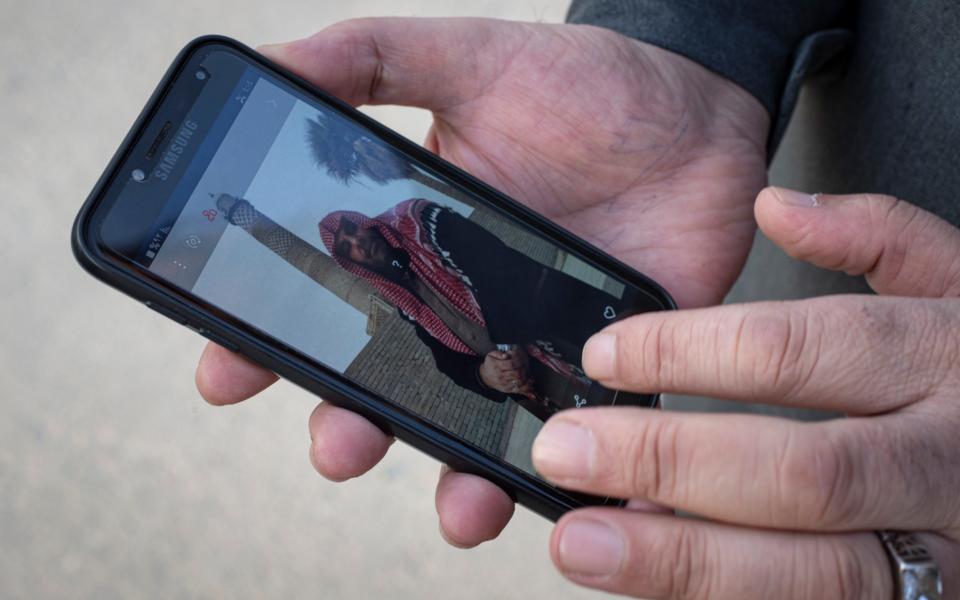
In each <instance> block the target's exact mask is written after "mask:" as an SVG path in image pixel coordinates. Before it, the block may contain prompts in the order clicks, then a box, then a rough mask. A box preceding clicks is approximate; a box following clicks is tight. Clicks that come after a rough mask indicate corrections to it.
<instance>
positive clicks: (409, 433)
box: [71, 35, 676, 520]
mask: <svg viewBox="0 0 960 600" xmlns="http://www.w3.org/2000/svg"><path fill="white" fill-rule="evenodd" d="M206 44H218V45H223V46H228V47H229V48H231V49H233V50H234V51H237V52H239V53H240V54H242V55H243V56H244V57H245V58H246V59H247V60H249V61H251V62H252V63H254V64H256V65H257V66H259V67H261V68H263V69H264V70H266V71H268V72H270V73H272V74H274V75H275V76H278V77H280V78H282V79H285V80H287V81H288V82H290V83H292V84H293V85H295V86H297V87H299V88H301V89H302V90H303V91H304V92H306V93H308V94H311V95H313V96H316V97H317V98H318V99H319V100H321V101H323V102H324V103H326V104H328V105H329V106H330V107H332V108H334V109H336V110H339V111H340V112H341V113H342V114H344V115H346V116H348V117H349V118H352V119H353V120H355V121H356V122H358V123H359V124H360V125H362V126H364V127H367V128H369V129H371V130H372V131H374V132H375V133H376V134H377V135H379V136H380V137H381V138H382V139H383V140H384V141H386V142H387V143H389V144H391V145H392V146H394V147H396V148H398V149H400V150H402V151H403V152H405V153H407V154H409V155H411V156H413V157H414V158H415V159H417V160H420V161H422V162H424V163H426V164H427V165H428V166H429V167H430V168H432V169H434V170H435V171H436V172H437V173H439V174H441V175H443V176H444V177H446V178H448V179H451V180H453V181H454V182H456V183H457V184H458V185H460V186H461V187H464V188H465V189H467V190H469V191H470V192H473V193H475V194H476V195H477V196H478V197H479V198H482V199H483V200H484V201H486V202H487V204H488V205H489V206H490V207H491V208H493V209H495V210H497V211H498V212H500V213H503V214H505V215H507V216H508V217H510V218H513V219H516V220H519V221H521V222H525V223H527V224H529V225H531V226H533V227H534V228H536V229H537V230H539V231H540V232H541V233H542V234H544V235H546V236H548V237H549V238H551V241H552V242H554V243H556V244H557V245H558V246H560V247H562V248H566V249H570V250H574V251H575V252H577V253H580V254H582V255H584V256H586V257H588V258H590V259H591V260H594V261H596V262H597V263H599V264H602V265H603V266H604V268H605V269H606V270H608V271H609V272H611V273H613V274H615V275H617V276H618V277H621V278H623V279H625V280H627V281H630V282H631V283H633V284H635V285H637V286H641V287H643V288H644V289H645V290H646V291H648V292H649V293H650V294H651V295H652V296H653V297H655V298H657V299H658V300H659V302H660V303H661V305H662V308H663V309H664V310H671V309H675V308H676V305H675V303H674V301H673V299H672V298H671V297H670V295H669V294H668V293H667V292H666V291H665V290H664V289H663V288H662V287H661V286H660V285H658V284H657V283H656V282H654V281H653V280H651V279H649V278H648V277H646V276H644V275H642V274H641V273H639V272H637V271H635V270H634V269H632V268H631V267H629V266H627V265H625V264H623V263H621V262H619V261H617V260H616V259H614V258H612V257H610V256H609V255H607V254H605V253H604V252H603V251H601V250H600V249H598V248H596V247H594V246H592V245H590V244H588V243H587V242H585V241H583V240H581V239H579V238H577V237H575V236H574V235H572V234H570V233H569V232H567V231H565V230H563V229H561V228H559V227H558V226H556V225H555V224H553V223H552V222H550V221H548V220H546V219H544V218H543V217H541V216H540V215H538V214H537V213H535V212H533V211H531V210H530V209H528V208H526V207H525V206H523V205H521V204H520V203H518V202H516V201H515V200H512V199H510V198H509V197H507V196H505V195H504V194H502V193H501V192H498V191H497V190H495V189H493V188H491V187H490V186H488V185H486V184H484V183H483V182H482V181H480V180H478V179H476V178H474V177H472V176H471V175H469V174H468V173H466V172H464V171H462V170H460V169H459V168H457V167H455V166H454V165H452V164H450V163H448V162H446V161H444V160H443V159H441V158H440V157H438V156H436V155H434V154H432V153H430V152H429V151H427V150H425V149H424V148H422V147H420V146H419V145H417V144H415V143H413V142H411V141H409V140H407V139H406V138H404V137H403V136H401V135H399V134H397V133H395V132H393V131H392V130H390V129H388V128H387V127H385V126H383V125H381V124H380V123H377V122H376V121H374V120H372V119H370V118H369V117H367V116H366V115H364V114H363V113H361V112H359V111H357V110H356V109H354V108H353V107H351V106H349V105H348V104H346V103H344V102H342V101H341V100H338V99H337V98H335V97H333V96H330V95H329V94H327V93H325V92H323V91H322V90H320V89H317V88H316V87H315V86H313V85H312V84H310V83H309V82H307V81H305V80H304V79H302V78H301V77H299V76H297V75H295V74H293V73H291V72H289V71H287V70H286V69H283V68H282V67H279V66H277V65H275V64H273V63H271V62H269V61H268V60H267V59H265V58H264V57H262V56H261V55H260V54H258V53H257V52H256V51H254V50H253V49H251V48H248V47H247V46H244V45H243V44H241V43H239V42H237V41H236V40H233V39H230V38H227V37H223V36H217V35H209V36H203V37H200V38H197V39H195V40H193V41H192V42H190V43H189V44H188V45H187V46H186V47H184V48H183V50H181V51H180V53H179V54H178V55H177V57H176V59H175V60H174V61H173V64H171V66H170V67H169V68H168V69H167V72H166V73H165V74H164V76H163V79H162V80H161V81H160V83H159V84H158V85H157V88H156V89H155V90H154V92H153V94H152V95H151V97H150V99H149V100H148V101H147V104H146V106H145V107H144V108H143V110H142V111H141V113H140V115H139V117H138V118H137V120H136V122H135V123H134V125H133V127H132V128H131V130H130V132H129V133H128V134H127V135H126V137H125V138H124V140H123V142H122V143H121V145H120V147H119V149H118V150H117V152H116V153H115V154H114V156H113V158H112V159H111V161H110V163H109V165H108V166H107V169H106V170H105V172H104V173H103V175H101V176H100V178H99V180H98V181H97V183H96V185H95V186H94V189H93V191H92V192H91V193H90V195H89V196H88V198H87V200H86V201H85V203H84V205H83V206H82V208H81V209H80V212H79V214H78V215H77V218H76V220H75V221H74V225H73V230H72V236H71V237H72V239H71V245H72V248H73V252H74V255H75V256H76V258H77V260H78V261H79V263H80V264H81V265H82V266H83V268H84V269H86V270H87V271H88V272H89V273H90V274H92V275H93V276H94V277H96V278H97V279H100V280H101V281H103V282H105V283H106V284H108V285H110V286H112V287H114V288H116V289H118V290H120V291H122V292H124V293H126V294H128V295H129V296H132V297H133V298H134V299H136V300H138V301H140V302H144V303H146V304H147V305H148V306H149V307H150V308H153V309H154V310H156V311H157V312H159V313H161V314H163V315H165V316H167V317H169V318H171V319H173V320H174V321H176V322H178V323H180V324H182V325H186V326H188V327H189V328H191V329H193V330H194V331H196V332H197V333H200V334H201V335H204V336H205V337H207V338H208V339H210V340H212V341H214V342H216V343H218V344H220V345H222V346H224V347H226V348H228V349H230V350H233V351H235V352H239V353H241V354H242V355H244V356H245V357H247V358H249V359H250V360H252V361H254V362H256V363H258V364H260V365H262V366H264V367H266V368H267V369H270V370H271V371H273V372H275V373H277V374H278V375H279V376H281V377H283V378H284V379H287V380H289V381H291V382H293V383H295V384H297V385H299V386H300V387H303V388H305V389H307V390H309V391H310V392H313V393H315V394H317V395H318V396H322V397H323V398H324V399H325V400H328V401H330V402H332V403H334V404H337V405H339V406H342V407H344V408H347V409H349V410H352V411H354V412H357V413H359V414H361V415H363V416H364V417H365V418H367V419H369V420H370V421H371V422H373V423H374V424H375V425H376V426H377V427H379V428H380V429H382V430H383V431H385V432H387V433H389V434H391V435H394V436H396V437H397V438H398V439H400V440H402V441H404V442H406V443H408V444H410V445H412V446H414V447H415V448H418V449H419V450H422V451H423V452H426V453H427V454H429V455H430V456H432V457H434V458H436V459H438V460H440V461H443V462H444V463H446V464H448V465H450V466H451V467H452V468H454V469H457V470H459V471H463V472H467V473H473V474H476V475H479V476H481V477H483V478H485V479H488V480H489V481H492V482H493V483H495V484H496V485H498V486H500V487H501V488H502V489H504V490H505V491H506V492H507V494H508V495H509V496H510V497H511V498H512V499H513V500H514V501H516V502H518V503H519V504H522V505H524V506H526V507H527V508H529V509H531V510H533V511H535V512H537V513H539V514H541V515H543V516H544V517H546V518H548V519H551V520H556V519H558V518H559V517H560V516H561V515H562V514H563V513H565V512H566V511H568V510H571V509H574V508H578V507H581V506H585V505H588V503H585V502H581V501H579V500H577V499H576V496H575V495H574V496H571V495H568V494H566V493H564V492H562V491H560V490H557V489H555V488H552V487H551V486H549V485H547V484H545V483H543V482H541V481H539V480H537V479H536V478H535V477H533V476H531V475H529V474H527V473H525V472H523V471H521V470H519V469H516V468H514V467H512V466H510V465H508V464H507V463H504V462H501V461H499V460H497V459H495V458H493V457H491V456H488V455H487V454H485V453H483V452H482V451H480V450H478V449H475V448H473V447H471V446H469V445H468V444H466V443H464V442H463V441H460V440H459V439H457V438H455V437H453V436H452V435H450V434H448V433H446V432H445V431H443V430H442V429H440V428H439V427H437V426H435V425H433V424H431V423H430V422H428V421H426V420H424V419H422V418H419V417H417V416H416V415H414V414H412V413H409V412H407V411H406V410H404V409H402V408H400V407H398V406H395V405H393V404H392V403H391V402H390V401H389V400H386V399H383V398H380V397H379V396H376V395H373V394H371V393H369V392H367V391H366V390H363V389H361V388H359V387H358V386H356V385H354V384H352V383H350V382H349V381H348V380H347V379H346V378H344V377H343V376H341V375H340V374H338V373H336V372H334V371H332V370H330V369H325V368H322V367H319V366H318V365H316V364H314V363H311V362H310V361H308V360H304V359H302V358H300V357H298V356H295V355H294V354H293V353H292V352H289V351H286V350H284V349H283V348H280V347H278V346H277V345H276V344H275V343H272V342H271V341H269V340H266V339H263V338H262V337H260V336H257V335H254V334H252V333H250V332H248V331H245V330H243V329H242V328H239V327H237V326H236V325H234V324H232V323H230V322H229V320H228V319H225V318H223V317H221V316H219V315H217V314H214V313H213V312H211V311H209V310H207V309H205V308H203V307H201V306H199V305H197V304H196V303H194V302H191V301H190V298H189V297H188V296H182V295H177V294H176V293H174V292H172V291H171V290H169V289H166V288H164V287H163V286H161V285H159V284H157V283H155V282H153V281H151V280H150V279H149V278H146V277H144V276H142V275H138V274H136V273H134V272H131V271H130V270H129V269H125V268H123V267H121V263H120V261H119V260H118V259H117V258H115V257H113V256H111V255H110V254H109V252H104V250H103V249H102V248H101V247H100V246H99V244H98V243H97V241H96V240H97V237H96V234H95V232H94V231H92V230H91V218H92V216H93V215H94V214H95V209H96V207H97V203H98V201H99V200H100V199H101V197H102V196H103V193H104V191H105V190H106V189H107V188H108V186H109V185H110V183H111V181H112V179H113V178H114V177H115V176H116V175H117V172H118V169H119V166H120V164H121V163H122V162H123V161H124V160H125V158H126V157H127V155H128V153H129V152H130V151H131V149H132V147H133V146H134V144H135V142H136V140H137V138H138V137H139V135H140V134H141V133H142V131H143V129H144V127H145V126H146V124H147V123H149V121H150V119H151V117H152V116H153V114H154V113H155V111H156V109H157V108H158V106H159V105H160V102H161V101H162V99H163V97H164V95H165V93H166V91H167V90H168V89H169V87H170V84H171V83H172V81H173V80H174V78H175V77H176V75H177V73H178V72H179V70H180V68H181V67H182V66H183V65H184V63H185V62H186V60H187V58H188V57H189V56H190V55H191V54H192V53H193V52H195V51H197V50H198V49H199V48H200V47H201V46H203V45H206ZM656 403H657V404H658V403H659V398H658V397H657V398H656ZM597 500H601V499H597Z"/></svg>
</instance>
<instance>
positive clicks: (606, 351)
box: [583, 332, 617, 379]
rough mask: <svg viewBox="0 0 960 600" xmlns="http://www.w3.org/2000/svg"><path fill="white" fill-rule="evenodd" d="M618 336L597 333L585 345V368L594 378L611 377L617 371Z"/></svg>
mask: <svg viewBox="0 0 960 600" xmlns="http://www.w3.org/2000/svg"><path fill="white" fill-rule="evenodd" d="M616 353H617V336H616V335H615V334H613V333H604V332H600V333H598V334H595V335H594V336H593V337H591V338H590V339H589V340H587V343H586V344H584V345H583V370H584V371H586V372H587V375H589V376H590V377H592V378H594V379H610V378H611V377H613V374H614V372H615V363H614V361H615V360H616Z"/></svg>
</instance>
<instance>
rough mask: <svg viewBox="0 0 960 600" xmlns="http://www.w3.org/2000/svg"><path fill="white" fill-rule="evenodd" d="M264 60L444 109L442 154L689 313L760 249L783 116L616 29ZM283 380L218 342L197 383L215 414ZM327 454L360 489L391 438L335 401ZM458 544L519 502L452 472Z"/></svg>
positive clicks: (382, 38)
mask: <svg viewBox="0 0 960 600" xmlns="http://www.w3.org/2000/svg"><path fill="white" fill-rule="evenodd" d="M262 51H263V52H264V54H266V55H267V56H268V57H270V58H271V59H273V60H275V61H277V62H279V63H280V64H282V65H284V66H286V67H288V68H290V69H291V70H293V71H294V72H297V73H299V74H300V75H302V76H303V77H305V78H306V79H308V80H310V81H312V82H314V83H315V84H317V85H318V86H319V87H321V88H324V89H326V90H327V91H329V92H331V93H332V94H334V95H336V96H339V97H340V98H342V99H344V100H346V101H348V102H351V103H353V104H403V105H412V106H419V107H422V108H426V109H429V110H431V111H432V112H433V115H434V123H433V127H432V129H431V132H430V134H429V136H428V139H427V142H426V145H427V147H428V148H429V149H431V150H433V151H434V152H436V153H438V154H440V155H441V156H442V157H443V158H445V159H447V160H449V161H451V162H453V163H454V164H457V165H458V166H460V167H462V168H464V169H465V170H467V171H469V172H471V173H472V174H474V175H476V176H477V177H479V178H481V179H483V180H485V181H487V182H488V183H490V184H492V185H493V186H495V187H497V188H499V189H501V190H503V191H505V192H506V193H507V194H509V195H511V196H512V197H514V198H516V199H518V200H520V201H522V202H525V203H526V204H528V205H529V206H531V207H533V208H534V209H536V210H537V211H539V212H540V213H542V214H544V215H546V216H547V217H550V218H552V219H553V220H555V221H556V222H557V223H559V224H560V225H562V226H565V227H567V228H568V229H570V230H571V231H573V232H574V233H576V234H578V235H580V236H582V237H584V238H586V239H587V240H588V241H591V242H593V243H594V244H596V245H597V246H599V247H601V248H603V249H605V250H607V251H608V252H610V253H612V254H614V255H615V256H617V257H618V258H620V259H622V260H624V261H626V262H628V263H630V264H631V265H632V266H634V267H636V268H637V269H639V270H640V271H643V272H645V273H647V274H648V275H650V276H652V277H653V278H655V279H656V280H658V281H659V282H660V283H662V284H664V285H665V286H666V287H667V289H669V290H670V291H671V292H672V293H673V295H674V297H675V298H676V299H677V301H678V302H679V303H680V304H681V306H700V305H704V304H709V303H715V302H717V301H719V300H720V299H721V298H722V297H723V296H724V294H725V293H726V291H727V290H728V288H729V287H730V285H731V284H732V282H733V280H734V279H735V278H736V275H737V274H738V273H739V270H740V268H741V266H742V263H743V260H744V259H745V257H746V253H747V251H748V249H749V245H750V242H751V241H752V239H753V232H754V224H753V219H752V214H751V205H752V199H753V198H754V196H755V195H756V192H757V191H758V190H759V189H760V188H761V187H762V186H763V184H764V182H765V178H766V172H765V151H764V145H765V140H766V134H767V128H768V117H767V114H766V112H765V111H764V109H763V108H762V106H761V105H760V103H759V102H758V101H757V100H756V99H754V98H753V97H752V96H750V95H749V94H748V93H747V92H745V91H743V90H742V89H740V88H739V87H737V86H735V85H734V84H732V83H730V82H729V81H727V80H725V79H723V78H721V77H719V76H717V75H715V74H713V73H711V72H710V71H708V70H707V69H705V68H703V67H701V66H699V65H697V64H696V63H694V62H691V61H689V60H687V59H685V58H682V57H680V56H678V55H676V54H673V53H670V52H667V51H665V50H661V49H659V48H656V47H653V46H650V45H647V44H642V43H640V42H636V41H633V40H630V39H627V38H625V37H622V36H620V35H617V34H615V33H612V32H610V31H607V30H603V29H598V28H594V27H582V26H566V25H564V26H556V25H545V24H523V23H511V22H505V21H493V20H481V19H365V20H359V21H349V22H345V23H341V24H339V25H335V26H333V27H331V28H329V29H326V30H324V31H322V32H320V33H318V34H316V35H314V36H313V37H311V38H308V39H305V40H301V41H298V42H293V43H290V44H283V45H276V46H268V47H265V48H262ZM275 379H276V377H275V376H274V375H273V374H271V373H269V372H267V371H264V370H263V369H260V368H259V367H256V366H254V365H253V364H251V363H249V362H247V361H245V360H244V359H243V358H241V357H240V356H237V355H234V354H231V353H229V352H227V351H225V350H223V349H222V348H220V347H218V346H215V345H209V346H208V347H207V349H206V350H205V351H204V354H203V356H202V357H201V359H200V365H199V367H198V371H197V385H198V387H199V389H200V391H201V393H202V394H203V396H204V397H205V398H206V399H207V400H208V401H210V402H212V403H214V404H229V403H234V402H239V401H241V400H243V399H246V398H248V397H250V396H252V395H254V394H256V393H257V392H259V391H260V390H262V389H264V388H265V387H267V386H268V385H270V384H271V383H272V382H273V381H274V380H275ZM310 432H311V437H312V439H313V446H312V449H311V456H312V460H313V463H314V465H315V466H316V467H317V470H318V471H320V472H321V473H322V474H323V475H325V476H326V477H328V478H331V479H334V480H343V479H347V478H350V477H355V476H358V475H360V474H362V473H364V472H366V471H367V470H368V469H370V468H371V467H372V466H373V465H374V464H376V463H377V461H379V460H380V458H381V457H382V456H383V455H384V453H385V452H386V450H387V447H388V446H389V443H390V440H389V438H387V437H386V436H385V435H384V434H383V433H382V432H381V431H380V430H378V429H377V428H375V427H374V426H373V425H371V424H370V423H368V422H367V421H365V420H363V419H361V418H360V417H358V416H356V415H355V414H353V413H349V412H347V411H344V410H342V409H338V408H336V407H334V406H332V405H329V404H321V405H320V406H319V407H318V408H317V410H316V411H315V412H314V414H313V416H312V417H311V420H310ZM444 473H445V474H444V475H442V478H441V482H440V484H439V486H438V489H437V495H436V504H437V511H438V513H439V515H440V522H441V530H442V531H443V532H444V534H445V536H446V537H447V539H449V540H451V541H452V542H453V543H455V544H457V545H459V546H472V545H476V544H478V543H480V542H482V541H484V540H487V539H491V538H493V537H495V536H496V535H497V534H498V533H499V532H500V530H501V529H502V528H503V527H504V525H505V524H506V522H507V520H508V519H509V518H510V515H511V514H512V512H513V505H512V503H511V502H510V500H509V498H508V497H507V495H506V494H505V493H504V492H502V491H501V490H499V489H498V488H496V487H494V486H493V485H492V484H489V483H487V482H486V481H484V480H481V479H479V478H476V477H474V476H471V475H465V474H460V473H455V472H447V471H444Z"/></svg>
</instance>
